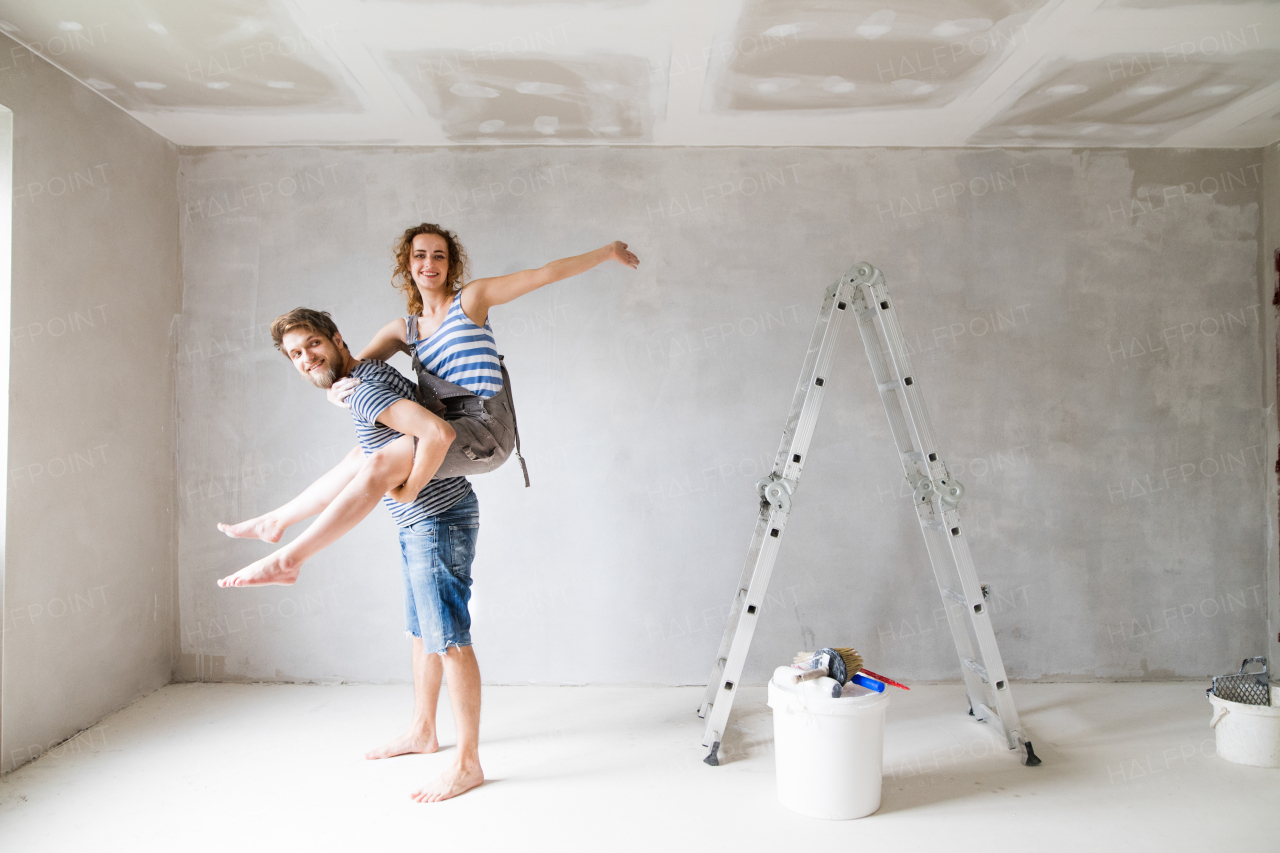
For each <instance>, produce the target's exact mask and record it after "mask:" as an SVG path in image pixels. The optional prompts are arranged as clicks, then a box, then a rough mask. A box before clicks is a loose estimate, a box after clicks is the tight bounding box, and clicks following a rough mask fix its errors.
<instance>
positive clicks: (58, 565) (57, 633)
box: [0, 37, 182, 771]
mask: <svg viewBox="0 0 1280 853" xmlns="http://www.w3.org/2000/svg"><path fill="white" fill-rule="evenodd" d="M0 48H2V49H3V56H4V57H5V58H6V63H5V64H6V66H7V67H6V68H5V69H4V70H3V71H0V104H3V105H4V106H6V107H8V108H9V109H10V110H12V111H13V127H14V145H13V151H14V154H13V175H14V181H13V183H14V201H13V269H12V280H13V287H12V310H13V315H12V317H13V323H12V325H13V333H12V334H13V339H12V345H11V358H12V366H11V380H10V381H11V384H10V396H9V450H8V452H9V471H8V472H6V474H7V478H8V484H7V487H8V512H7V518H6V530H7V540H6V544H5V571H4V586H3V598H2V601H0V604H2V605H3V619H4V625H3V664H2V665H0V678H2V679H3V681H2V682H0V699H2V705H0V771H4V770H9V769H12V768H13V767H15V766H17V765H20V764H23V763H25V762H27V761H29V760H32V759H34V758H36V757H38V756H39V755H40V754H41V753H42V752H45V751H48V750H49V749H50V748H51V747H54V746H56V745H57V744H59V743H61V742H63V741H64V740H66V739H67V738H68V737H71V736H73V735H75V734H76V733H77V732H79V731H81V730H83V729H85V728H87V727H89V726H91V725H93V724H94V723H96V722H98V721H99V720H101V719H102V718H103V717H105V716H107V715H108V714H110V713H112V712H113V711H115V710H117V709H119V708H122V707H124V706H125V705H128V704H129V703H130V702H132V701H134V700H135V699H137V698H138V697H139V696H141V695H143V694H145V693H147V692H149V691H151V690H154V689H156V688H158V687H160V686H162V685H164V684H166V683H168V681H169V680H170V678H171V673H172V669H173V661H174V658H175V656H176V652H177V648H176V642H175V641H176V612H175V606H174V605H175V590H176V576H175V565H176V553H175V552H176V533H177V531H176V524H175V522H176V519H175V517H174V513H173V509H174V504H175V497H176V492H175V475H174V460H173V451H174V430H173V408H174V394H173V376H174V371H173V364H174V357H173V350H172V343H171V339H170V327H171V326H172V321H173V318H174V316H175V315H176V314H178V313H179V312H180V311H181V302H180V300H181V296H182V293H181V287H180V284H179V281H178V273H179V268H178V217H177V193H176V180H175V176H176V174H177V167H178V152H177V149H176V147H175V146H174V145H172V144H171V143H169V142H167V141H166V140H164V139H162V138H160V137H159V136H157V135H156V134H155V133H154V132H152V131H150V130H148V129H147V128H145V127H143V126H142V125H141V124H139V123H138V122H137V121H135V120H134V119H132V118H130V117H129V116H128V115H126V114H125V113H123V112H122V111H121V110H119V109H118V108H116V107H114V106H112V105H111V104H109V103H108V102H107V101H105V100H103V99H102V97H100V96H99V95H97V94H95V93H94V92H93V91H91V90H90V89H88V88H87V87H86V86H84V85H82V84H80V83H78V82H77V81H75V80H73V79H72V78H70V77H68V76H67V75H66V74H64V73H63V72H61V71H59V70H58V69H56V68H53V67H52V66H50V65H49V64H48V63H46V62H45V61H44V60H43V59H40V58H38V57H36V56H33V55H32V54H31V53H30V52H28V51H26V49H25V48H22V47H20V46H17V45H16V44H15V43H14V42H12V41H11V40H10V39H8V38H7V37H0ZM108 738H109V735H108ZM64 749H65V747H64Z"/></svg>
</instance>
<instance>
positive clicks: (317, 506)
mask: <svg viewBox="0 0 1280 853" xmlns="http://www.w3.org/2000/svg"><path fill="white" fill-rule="evenodd" d="M364 464H365V455H364V451H363V450H361V449H360V447H359V445H357V446H356V447H353V448H351V452H350V453H348V454H347V455H346V456H345V457H344V458H343V460H342V461H341V462H339V463H338V464H337V465H335V466H334V467H333V468H331V469H330V470H328V471H326V472H325V473H324V474H322V475H321V476H320V479H318V480H316V481H315V482H314V483H312V484H311V485H310V486H307V488H306V489H305V490H304V491H303V492H302V494H300V495H298V496H297V497H296V498H294V499H293V500H291V501H289V502H288V503H287V504H285V505H284V506H282V507H280V508H278V509H273V510H271V511H270V512H267V513H264V514H262V515H260V516H258V517H257V518H251V519H249V520H248V521H242V522H240V523H239V524H219V525H218V529H219V530H221V531H222V532H223V533H225V534H227V535H228V536H230V537H231V538H233V539H261V540H262V541H264V542H279V541H280V537H281V536H283V535H284V532H285V530H287V529H288V528H289V527H290V526H292V525H294V524H297V523H298V522H299V521H304V520H306V519H308V518H310V517H311V516H313V515H316V514H317V513H321V512H324V509H325V507H327V506H328V505H329V504H331V503H333V500H334V498H336V497H337V496H338V495H339V494H341V492H342V490H343V489H345V488H346V487H347V484H348V483H350V482H351V481H352V480H354V479H355V477H356V474H358V473H360V468H361V467H362V466H363V465H364Z"/></svg>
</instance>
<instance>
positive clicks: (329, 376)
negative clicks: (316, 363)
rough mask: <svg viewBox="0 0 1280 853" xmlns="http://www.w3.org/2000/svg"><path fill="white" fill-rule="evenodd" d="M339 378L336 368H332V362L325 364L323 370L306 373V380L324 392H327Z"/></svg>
mask: <svg viewBox="0 0 1280 853" xmlns="http://www.w3.org/2000/svg"><path fill="white" fill-rule="evenodd" d="M339 378H340V377H339V376H338V368H337V367H335V366H334V364H333V362H326V366H325V368H324V369H323V370H319V371H313V370H308V371H307V379H309V380H311V384H312V385H314V386H316V387H317V388H323V389H325V390H328V389H329V388H330V387H331V386H332V385H333V383H335V382H337V381H338V379H339Z"/></svg>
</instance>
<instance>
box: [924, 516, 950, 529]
mask: <svg viewBox="0 0 1280 853" xmlns="http://www.w3.org/2000/svg"><path fill="white" fill-rule="evenodd" d="M920 523H921V524H923V525H924V526H925V527H932V528H933V529H934V530H946V529H947V527H946V525H945V524H943V523H942V522H941V521H929V520H928V519H927V518H922V519H920Z"/></svg>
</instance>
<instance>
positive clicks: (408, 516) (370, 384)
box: [347, 360, 471, 527]
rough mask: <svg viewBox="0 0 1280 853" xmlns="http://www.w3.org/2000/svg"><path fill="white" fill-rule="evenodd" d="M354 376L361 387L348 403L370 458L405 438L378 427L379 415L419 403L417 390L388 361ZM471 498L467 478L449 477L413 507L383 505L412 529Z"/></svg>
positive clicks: (362, 366) (360, 367) (388, 501)
mask: <svg viewBox="0 0 1280 853" xmlns="http://www.w3.org/2000/svg"><path fill="white" fill-rule="evenodd" d="M351 375H352V376H354V377H355V378H357V379H359V380H360V384H359V385H357V386H356V389H355V390H354V391H352V392H351V396H350V397H347V403H349V404H350V405H351V420H352V421H354V422H355V425H356V436H357V437H358V438H359V439H360V447H361V448H362V449H363V450H364V452H365V455H366V456H367V455H368V454H370V453H372V452H373V451H375V450H377V449H378V448H379V447H382V446H383V445H386V444H390V443H391V442H393V441H395V440H396V439H397V438H399V437H400V436H401V435H402V433H399V432H396V431H395V430H393V429H392V428H391V427H389V426H386V425H385V424H380V423H378V415H380V414H382V413H383V412H384V411H386V410H387V407H388V406H390V405H391V404H392V403H394V402H396V401H397V400H413V401H414V402H417V399H416V395H415V391H416V387H417V386H415V385H414V384H413V383H412V382H410V381H409V380H408V379H406V378H405V377H404V374H403V373H401V372H400V371H398V370H396V369H395V368H394V367H392V366H391V365H389V364H387V363H386V362H385V361H374V360H369V361H362V362H360V363H359V364H357V365H356V366H355V369H354V370H352V371H351ZM469 494H471V484H470V483H468V482H467V478H466V477H449V478H447V479H444V480H432V481H431V482H429V483H427V485H426V486H425V487H423V489H422V491H421V492H418V499H417V500H415V501H414V502H413V503H400V502H399V501H397V500H394V499H393V498H390V497H387V496H386V495H383V497H382V503H383V505H385V506H386V508H387V509H389V510H391V517H392V518H394V519H395V521H396V524H398V525H400V526H401V527H408V526H409V525H411V524H413V523H415V522H418V521H422V520H423V519H424V518H430V517H431V516H433V515H439V514H440V513H442V512H444V511H445V510H447V509H448V508H449V507H451V506H453V505H454V504H455V503H457V502H458V501H460V500H462V499H463V498H465V497H466V496H467V495H469Z"/></svg>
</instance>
